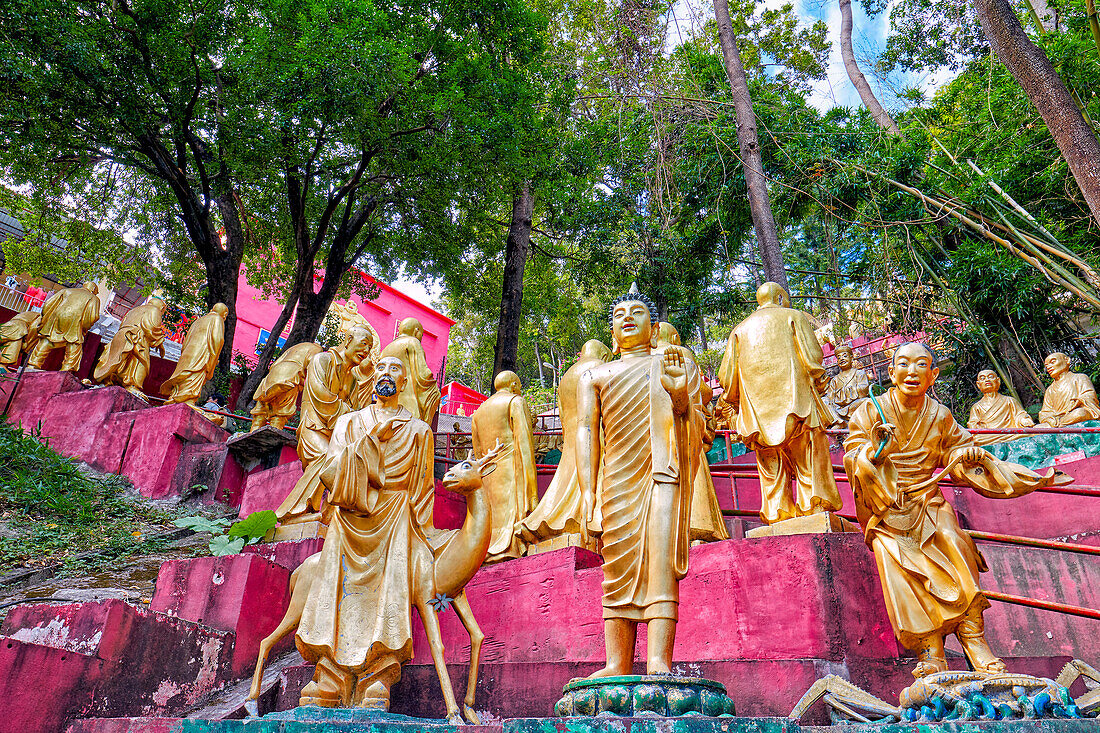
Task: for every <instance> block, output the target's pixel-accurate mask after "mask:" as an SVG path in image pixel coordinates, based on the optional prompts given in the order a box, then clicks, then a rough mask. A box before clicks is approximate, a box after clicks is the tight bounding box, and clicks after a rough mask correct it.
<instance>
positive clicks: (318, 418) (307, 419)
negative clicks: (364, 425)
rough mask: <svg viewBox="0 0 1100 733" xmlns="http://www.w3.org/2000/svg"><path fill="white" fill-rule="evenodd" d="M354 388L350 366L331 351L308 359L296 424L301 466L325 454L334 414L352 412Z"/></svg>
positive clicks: (334, 419)
mask: <svg viewBox="0 0 1100 733" xmlns="http://www.w3.org/2000/svg"><path fill="white" fill-rule="evenodd" d="M354 388H355V377H354V375H353V374H352V370H350V369H344V368H343V365H342V364H341V363H340V361H339V359H338V358H337V356H336V355H335V354H334V353H333V352H331V351H326V352H324V353H322V354H317V355H316V356H314V357H313V358H312V359H310V362H309V367H308V368H307V369H306V386H305V389H304V390H303V391H302V419H301V420H300V421H299V424H298V458H299V459H301V461H302V468H303V469H308V468H309V467H310V465H311V464H312V463H313V462H314V461H316V460H318V459H319V458H323V457H324V455H325V451H327V450H328V441H329V437H330V436H331V435H332V427H333V426H334V425H335V424H336V420H337V418H339V417H340V416H341V415H345V414H347V413H349V412H351V405H350V403H349V401H350V399H351V393H352V390H353V389H354ZM280 516H281V515H280Z"/></svg>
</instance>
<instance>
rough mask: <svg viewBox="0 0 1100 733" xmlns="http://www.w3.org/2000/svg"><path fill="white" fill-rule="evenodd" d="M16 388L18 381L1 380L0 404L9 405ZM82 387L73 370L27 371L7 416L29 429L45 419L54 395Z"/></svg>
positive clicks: (24, 428) (13, 421)
mask: <svg viewBox="0 0 1100 733" xmlns="http://www.w3.org/2000/svg"><path fill="white" fill-rule="evenodd" d="M13 389H16V386H15V382H10V381H3V382H0V405H4V404H7V401H8V397H9V396H10V395H11V392H12V390H13ZM79 389H82V387H81V384H80V380H79V379H77V378H76V377H74V376H73V375H72V374H70V373H69V372H34V371H27V372H24V373H23V379H22V381H20V383H19V385H18V389H16V393H15V399H13V400H12V403H11V407H10V408H9V409H8V418H7V419H8V420H9V421H11V422H12V423H13V424H15V425H21V426H22V427H23V430H26V431H28V432H29V431H31V430H33V429H34V427H35V426H36V425H38V423H39V421H40V420H42V414H43V413H44V412H45V411H46V404H47V403H48V402H49V401H50V398H51V397H53V396H54V395H55V394H62V393H65V392H73V391H75V390H79Z"/></svg>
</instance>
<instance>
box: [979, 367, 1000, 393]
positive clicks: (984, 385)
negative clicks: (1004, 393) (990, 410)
mask: <svg viewBox="0 0 1100 733" xmlns="http://www.w3.org/2000/svg"><path fill="white" fill-rule="evenodd" d="M975 384H977V385H978V389H979V390H980V391H981V393H982V394H985V395H990V394H997V393H998V392H1000V391H1001V378H1000V377H998V376H997V372H995V371H993V370H992V369H983V370H982V371H980V372H978V379H977V381H976V382H975Z"/></svg>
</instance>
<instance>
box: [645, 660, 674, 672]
mask: <svg viewBox="0 0 1100 733" xmlns="http://www.w3.org/2000/svg"><path fill="white" fill-rule="evenodd" d="M645 673H646V674H648V675H660V674H672V670H671V669H669V668H668V665H667V664H665V663H664V662H659V661H655V662H649V663H648V664H646V667H645Z"/></svg>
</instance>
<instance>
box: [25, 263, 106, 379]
mask: <svg viewBox="0 0 1100 733" xmlns="http://www.w3.org/2000/svg"><path fill="white" fill-rule="evenodd" d="M98 293H99V286H98V285H96V284H95V283H93V282H87V283H84V285H83V286H82V287H79V288H65V289H64V290H58V291H57V292H56V293H54V294H53V295H51V296H50V297H49V298H47V299H46V302H45V303H43V304H42V321H41V323H40V325H39V327H38V343H37V344H36V345H35V347H34V350H33V351H31V356H30V360H29V361H28V362H27V366H29V367H31V368H32V369H43V368H44V367H45V364H46V357H48V356H49V355H50V352H52V351H53V350H54V349H61V348H63V349H65V357H64V359H63V360H62V362H61V369H60V370H59V371H62V372H75V371H77V370H78V369H80V359H81V357H82V356H83V355H84V336H85V334H87V333H88V329H89V328H91V327H92V326H94V325H95V323H96V321H98V320H99V295H98Z"/></svg>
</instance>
